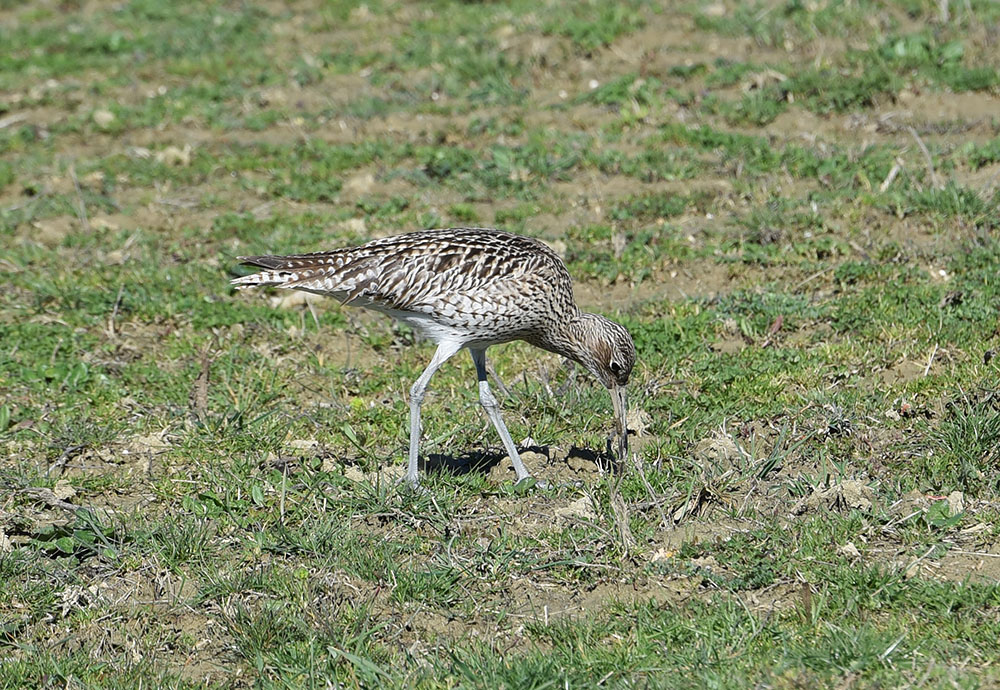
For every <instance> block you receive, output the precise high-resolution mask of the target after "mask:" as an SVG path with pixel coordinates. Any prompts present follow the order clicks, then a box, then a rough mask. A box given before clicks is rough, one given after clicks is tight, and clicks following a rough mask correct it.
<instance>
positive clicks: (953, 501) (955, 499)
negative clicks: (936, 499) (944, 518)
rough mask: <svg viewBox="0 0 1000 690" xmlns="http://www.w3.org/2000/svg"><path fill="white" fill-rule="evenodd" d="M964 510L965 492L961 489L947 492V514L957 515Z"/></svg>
mask: <svg viewBox="0 0 1000 690" xmlns="http://www.w3.org/2000/svg"><path fill="white" fill-rule="evenodd" d="M962 512H965V494H963V493H962V492H961V491H952V492H951V493H950V494H948V514H949V515H958V514H959V513H962Z"/></svg>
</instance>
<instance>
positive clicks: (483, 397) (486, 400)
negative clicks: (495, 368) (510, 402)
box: [479, 388, 500, 410]
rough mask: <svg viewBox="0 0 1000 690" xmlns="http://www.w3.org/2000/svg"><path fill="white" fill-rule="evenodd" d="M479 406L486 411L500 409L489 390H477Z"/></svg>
mask: <svg viewBox="0 0 1000 690" xmlns="http://www.w3.org/2000/svg"><path fill="white" fill-rule="evenodd" d="M479 404H480V405H482V406H483V407H485V408H487V409H494V410H496V409H499V408H500V403H499V402H497V399H496V398H495V397H493V393H492V392H490V389H489V388H480V389H479Z"/></svg>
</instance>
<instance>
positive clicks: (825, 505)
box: [792, 480, 875, 515]
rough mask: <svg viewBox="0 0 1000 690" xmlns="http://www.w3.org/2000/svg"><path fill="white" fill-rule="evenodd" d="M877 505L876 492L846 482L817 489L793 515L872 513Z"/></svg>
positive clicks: (797, 506)
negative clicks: (830, 512) (823, 512)
mask: <svg viewBox="0 0 1000 690" xmlns="http://www.w3.org/2000/svg"><path fill="white" fill-rule="evenodd" d="M874 505H875V492H874V491H873V490H872V488H871V487H870V486H868V485H867V484H865V483H863V482H859V481H855V480H846V481H843V482H841V483H839V484H835V485H834V486H831V487H828V488H825V489H815V490H814V491H813V492H812V494H810V495H809V496H806V497H805V498H803V499H802V500H801V501H799V502H798V503H796V504H795V507H794V508H792V514H793V515H802V514H804V513H809V512H819V511H837V512H846V511H850V510H860V511H861V512H863V513H868V512H871V510H872V508H873V507H874Z"/></svg>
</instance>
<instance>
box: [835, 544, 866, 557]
mask: <svg viewBox="0 0 1000 690" xmlns="http://www.w3.org/2000/svg"><path fill="white" fill-rule="evenodd" d="M837 553H839V554H840V555H841V556H845V557H847V558H861V552H860V551H858V547H857V546H855V545H854V542H853V541H849V542H847V543H846V544H844V545H843V546H840V547H838V548H837Z"/></svg>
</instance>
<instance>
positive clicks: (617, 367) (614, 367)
mask: <svg viewBox="0 0 1000 690" xmlns="http://www.w3.org/2000/svg"><path fill="white" fill-rule="evenodd" d="M608 368H609V369H611V373H612V374H614V375H615V376H618V374H620V373H622V365H621V364H619V363H618V362H611V364H609V365H608Z"/></svg>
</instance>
